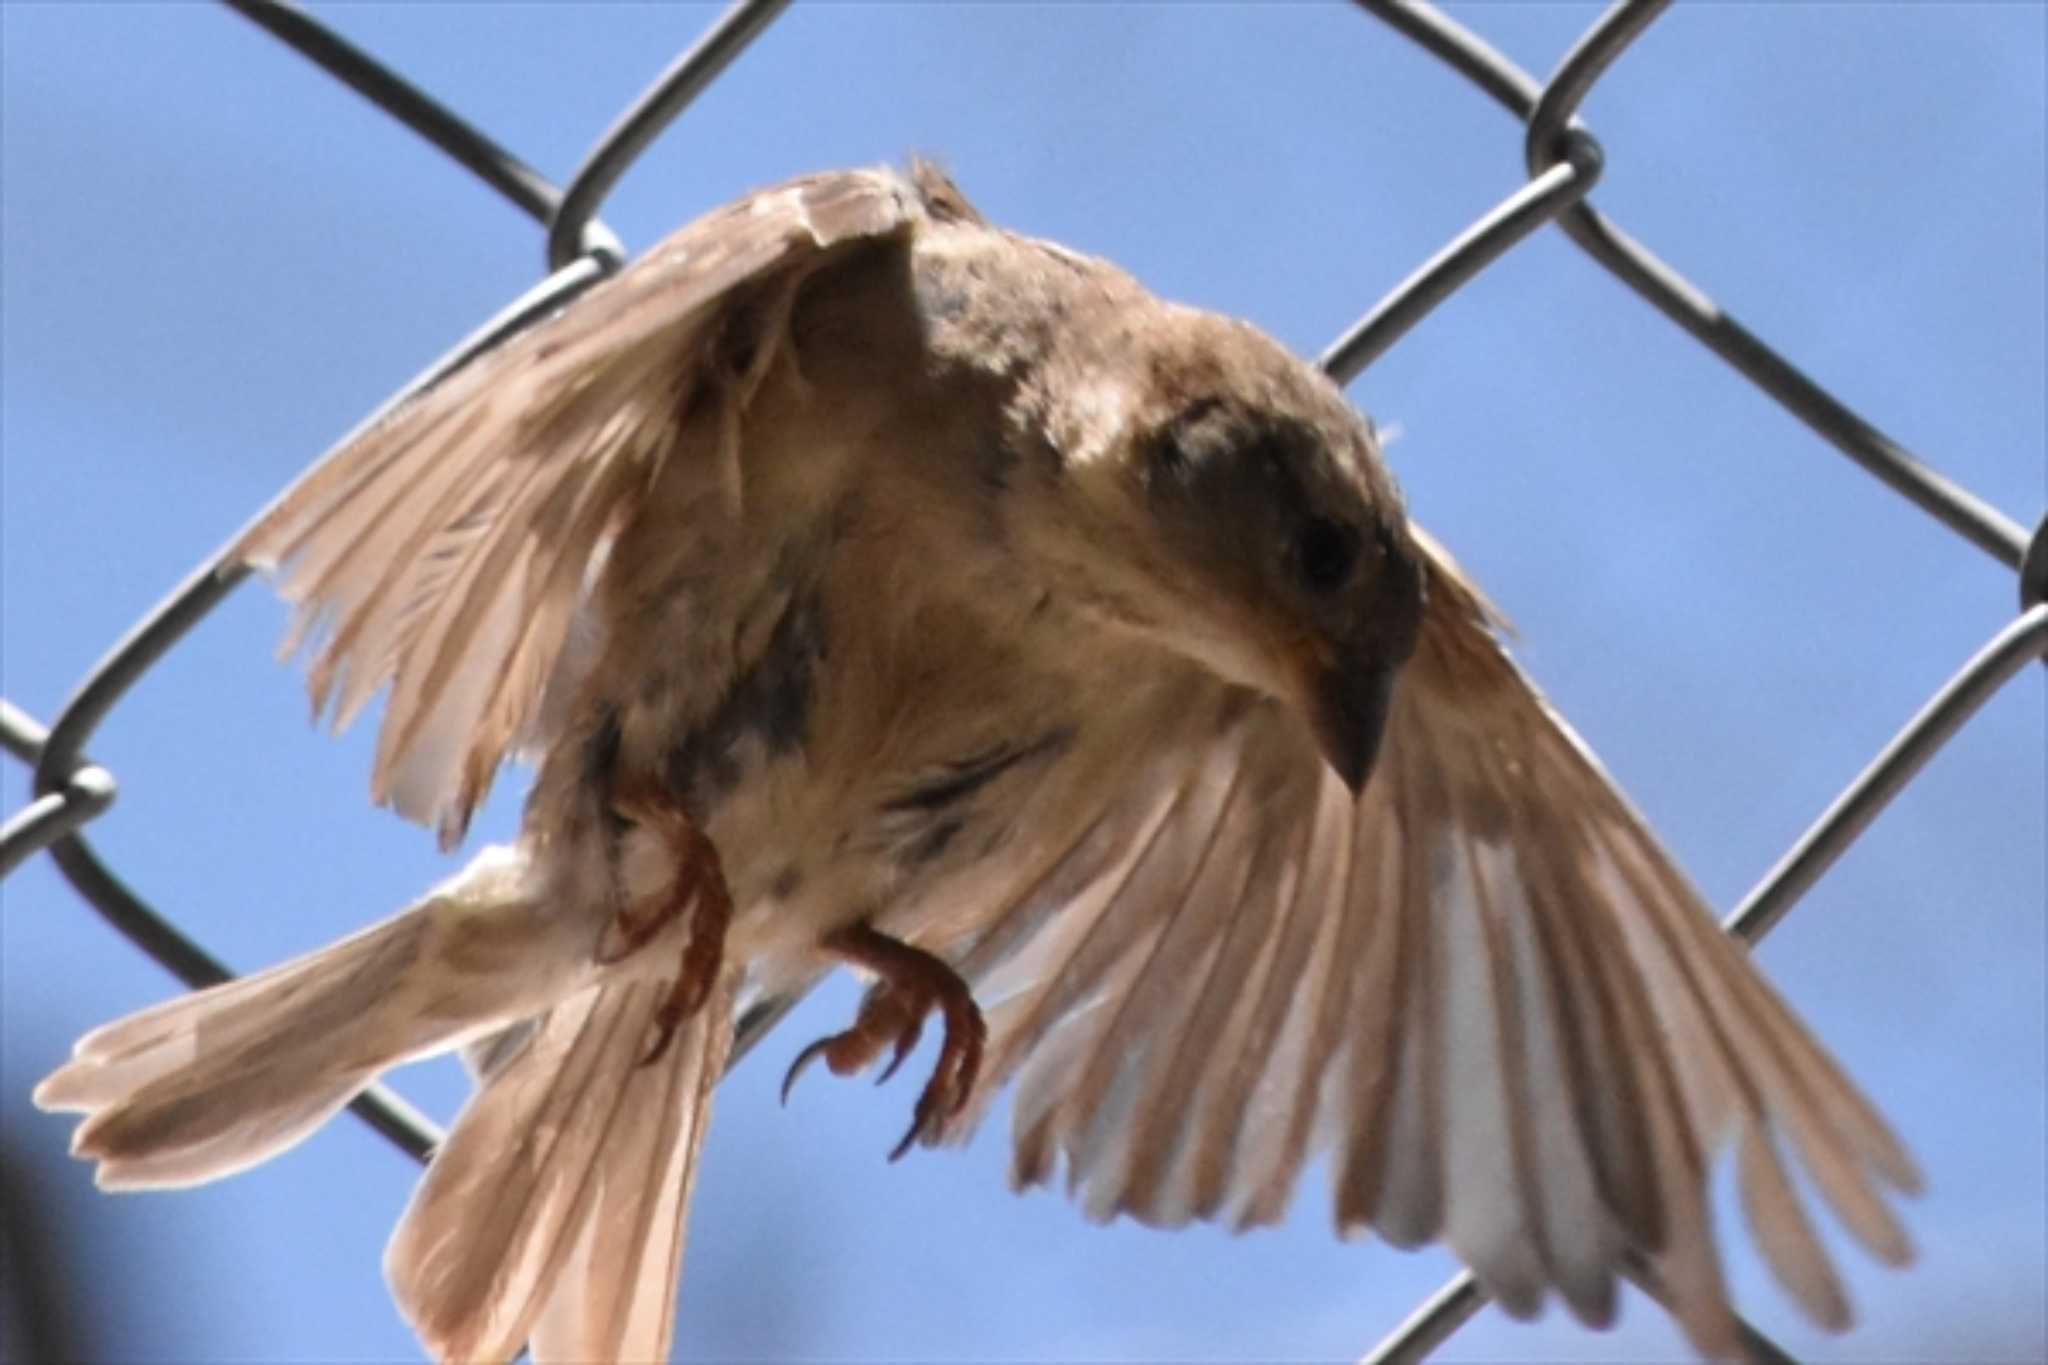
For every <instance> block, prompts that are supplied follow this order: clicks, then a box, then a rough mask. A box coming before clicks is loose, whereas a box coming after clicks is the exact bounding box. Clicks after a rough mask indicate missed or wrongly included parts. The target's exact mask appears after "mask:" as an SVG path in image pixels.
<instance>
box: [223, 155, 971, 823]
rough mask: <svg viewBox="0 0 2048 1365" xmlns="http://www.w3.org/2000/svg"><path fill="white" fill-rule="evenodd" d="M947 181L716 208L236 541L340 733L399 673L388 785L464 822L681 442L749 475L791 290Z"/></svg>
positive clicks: (905, 217) (414, 805) (380, 761)
mask: <svg viewBox="0 0 2048 1365" xmlns="http://www.w3.org/2000/svg"><path fill="white" fill-rule="evenodd" d="M948 191H950V187H948V186H944V185H943V182H942V181H941V180H939V179H938V178H937V177H936V176H934V175H933V174H931V173H929V172H926V171H923V170H922V168H920V174H919V183H918V184H916V185H913V184H912V183H911V182H910V181H908V180H906V179H904V178H903V177H900V176H898V175H896V174H894V173H892V172H889V171H852V172H843V173H839V174H832V175H821V176H814V177H810V178H807V179H801V180H796V181H792V182H790V183H788V184H786V185H782V186H780V187H778V188H775V189H771V190H764V191H761V192H759V193H756V194H754V195H751V196H749V197H748V198H745V199H742V200H740V201H738V202H737V203H734V204H732V205H730V206H728V207H726V208H722V209H719V210H717V211H716V212H714V213H712V214H710V215H708V216H707V217H704V218H701V219H699V220H697V221H696V222H694V223H692V224H690V225H689V226H687V227H685V228H683V229H682V230H681V231H679V232H677V233H676V234H675V235H673V236H672V237H670V238H668V239H667V240H666V241H664V242H662V243H661V244H660V245H659V246H657V247H656V248H655V249H654V250H652V251H651V252H649V253H648V254H647V255H646V256H644V257H642V258H641V259H640V260H639V261H637V262H635V263H634V264H633V265H632V266H630V267H629V268H627V269H626V270H625V271H623V272H621V273H620V274H619V275H618V276H617V277H616V278H614V279H611V280H608V281H606V282H605V283H603V284H600V285H598V286H597V287H595V288H593V289H592V290H590V291H589V292H588V293H587V294H585V295H584V296H583V297H581V298H580V299H578V300H577V301H576V302H575V303H574V304H573V305H572V306H571V307H570V308H568V309H567V310H566V311H565V312H563V313H561V314H560V315H558V316H556V317H555V318H553V319H551V320H549V321H547V322H545V323H543V324H541V325H539V326H537V327H534V328H532V329H530V330H528V331H526V332H524V333H522V334H520V335H519V336H517V337H515V338H513V339H512V340H510V341H508V342H507V343H505V344H504V345H503V346H501V347H499V348H497V349H496V350H493V351H491V352H489V353H488V354H486V355H484V356H482V357H481V358H479V359H478V360H476V361H475V362H473V363H472V364H470V365H469V366H467V367H466V368H464V369H462V370H460V371H458V372H457V373H456V374H454V375H453V376H451V377H449V378H448V379H446V380H445V381H443V382H442V383H441V384H440V385H438V386H437V387H435V388H434V389H432V390H430V391H429V392H427V393H426V394H424V395H422V396H421V397H419V398H417V399H415V400H413V401H412V402H410V403H408V404H406V405H405V406H404V407H402V408H400V409H399V410H398V411H396V412H395V413H393V414H392V415H391V416H390V417H388V418H387V419H385V420H384V421H382V422H380V423H379V424H378V425H376V426H375V427H374V428H372V429H371V430H369V431H367V432H365V433H363V434H362V435H361V436H359V437H358V438H356V439H355V440H353V441H351V442H349V443H348V444H347V445H345V446H343V447H341V448H340V449H338V450H336V451H334V452H333V453H331V454H330V455H328V456H327V457H326V458H325V459H324V460H323V461H322V462H321V463H320V464H318V465H316V466H315V467H314V468H313V469H312V470H311V471H309V472H308V473H307V474H306V475H305V476H304V477H303V478H301V479H300V481H299V482H298V484H297V485H296V486H294V487H293V488H292V489H291V490H290V491H289V492H288V493H287V494H286V495H285V496H284V497H283V498H282V499H281V500H280V501H279V503H278V504H277V506H276V507H275V508H274V509H273V510H272V511H270V512H269V513H268V514H267V515H266V516H264V517H263V519H262V520H261V521H260V522H258V524H257V525H256V526H255V527H254V528H253V529H251V530H250V531H249V532H248V533H247V534H246V535H245V536H244V537H243V538H242V540H241V541H239V542H238V543H237V544H236V546H235V548H234V551H233V554H234V557H235V558H237V559H240V560H242V561H245V562H247V563H249V564H252V565H255V566H257V567H259V568H264V569H272V570H281V571H282V572H281V577H280V586H281V590H282V592H283V594H284V596H285V597H286V598H287V599H289V600H290V601H291V602H293V603H294V604H295V605H296V606H297V614H296V617H295V625H294V629H293V632H292V636H291V638H290V640H289V641H288V642H287V645H286V651H287V652H290V650H291V649H293V648H295V647H296V646H297V645H298V644H300V643H302V642H305V641H308V640H311V641H312V642H313V645H314V657H313V662H312V667H311V672H310V678H309V689H310V691H311V693H312V697H313V703H314V710H315V713H316V714H319V713H321V712H324V711H326V710H327V709H328V707H329V706H330V705H331V706H332V708H333V715H334V724H335V726H336V728H339V727H341V726H344V725H346V724H347V723H348V722H349V721H350V720H351V719H353V718H354V716H355V715H356V714H357V712H359V711H360V710H361V709H362V707H363V705H364V703H365V702H367V701H368V700H369V699H370V697H371V696H372V695H373V694H374V693H375V692H376V691H377V689H378V688H379V687H381V686H382V685H383V684H384V683H386V682H387V681H388V682H390V683H391V684H392V687H391V696H390V700H389V704H388V706H387V708H386V711H385V716H384V724H383V729H382V730H381V732H380V733H379V736H378V745H377V757H376V766H375V769H374V772H373V775H372V778H371V788H372V794H373V795H374V796H375V797H376V799H377V800H378V801H379V802H387V803H389V804H391V805H393V806H395V807H396V808H397V809H398V810H399V812H400V813H402V814H404V815H406V816H408V817H409V818H412V819H415V820H420V821H423V822H432V823H434V824H435V825H436V826H437V827H438V829H439V831H440V835H441V839H442V842H443V843H444V844H451V843H453V842H454V841H455V840H456V839H459V838H460V837H461V834H462V831H463V829H464V828H465V826H466V825H467V822H468V819H469V814H470V812H471V810H472V809H473V808H474V807H475V805H476V803H477V802H478V801H480V800H481V799H482V797H483V794H484V792H485V790H486V789H487V788H488V785H489V782H490V779H491V775H492V774H493V772H495V770H496V768H497V765H498V762H499V760H500V759H501V758H502V757H503V756H504V754H505V752H506V750H507V749H508V748H509V747H511V746H512V745H513V744H515V743H518V742H519V740H520V737H521V735H522V734H523V733H524V732H525V730H526V729H527V727H528V725H529V724H530V723H531V722H532V721H533V719H534V717H535V713H536V710H537V707H538V705H539V702H540V698H541V694H542V692H543V690H544V688H545V687H546V685H547V683H548V680H549V678H550V676H551V674H552V672H553V670H554V667H555V663H556V660H557V659H558V658H559V657H560V655H561V653H562V650H563V647H564V643H565V640H566V639H567V637H568V633H569V628H570V622H571V620H572V618H573V617H574V616H575V613H576V608H577V605H578V603H579V602H581V601H582V599H583V597H584V595H585V594H586V592H587V591H588V589H589V586H590V580H591V577H592V575H593V572H594V570H595V569H596V567H597V566H600V565H601V564H602V562H603V557H604V554H605V552H606V548H607V547H608V545H609V544H610V543H611V540H612V538H613V537H614V536H616V535H617V534H618V532H619V530H620V529H621V527H622V526H623V525H624V524H625V522H626V521H627V519H628V518H630V516H631V515H632V513H633V509H634V506H635V502H636V498H637V497H638V495H639V494H640V492H641V491H642V490H644V489H645V488H646V487H647V486H648V484H649V483H650V481H651V480H652V479H653V477H654V476H655V474H656V473H657V472H658V471H659V469H660V467H661V465H662V464H663V462H664V461H667V460H670V459H672V458H691V459H707V460H709V459H723V460H726V461H728V462H729V464H730V478H731V480H732V481H733V484H732V486H733V489H734V491H735V492H737V479H738V473H739V451H738V449H737V422H736V414H737V412H738V411H739V410H742V409H744V406H745V404H746V402H747V400H748V398H749V397H750V396H751V395H752V392H753V390H754V388H755V386H757V385H758V384H759V382H760V380H761V379H762V378H763V376H764V375H765V374H766V372H767V370H768V368H769V366H771V365H772V364H773V363H774V361H775V359H776V355H777V353H778V351H779V350H780V348H781V342H782V340H783V330H784V329H783V324H784V323H786V321H787V316H788V308H789V305H790V301H791V299H792V297H793V295H794V292H795V289H796V287H797V285H798V284H799V283H801V281H802V280H803V279H804V278H805V277H806V276H807V275H809V274H810V273H811V272H812V271H814V270H816V269H818V268H819V267H820V266H822V265H824V264H825V263H827V262H828V261H830V260H833V259H835V258H837V257H838V256H840V255H841V254H843V253H845V252H847V251H851V250H857V249H859V248H860V247H861V246H863V245H865V244H871V243H873V242H875V241H877V240H878V239H883V238H888V237H891V236H894V235H897V234H901V233H904V232H906V231H907V230H908V229H909V228H910V227H911V225H913V224H914V223H916V222H917V221H918V220H920V219H921V218H922V217H923V216H924V214H925V212H926V204H927V196H928V195H930V194H933V193H940V192H948ZM952 193H955V194H957V192H952ZM939 207H940V209H941V210H944V209H945V208H946V205H945V203H944V202H943V201H940V203H939ZM704 402H724V403H727V404H730V405H732V407H731V408H730V409H729V412H730V413H732V414H733V415H734V418H735V420H729V421H727V422H726V423H725V424H724V428H725V430H726V432H727V436H728V439H727V441H726V442H725V445H726V446H727V447H728V448H727V449H724V450H703V451H699V450H679V449H677V448H676V447H677V445H678V444H679V443H678V440H677V431H678V429H679V427H680V426H681V423H680V422H679V420H678V418H679V416H680V415H681V414H683V413H685V412H687V411H690V410H691V409H692V408H693V407H695V406H696V405H698V404H700V403H704Z"/></svg>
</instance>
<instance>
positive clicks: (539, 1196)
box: [384, 981, 733, 1365]
mask: <svg viewBox="0 0 2048 1365" xmlns="http://www.w3.org/2000/svg"><path fill="white" fill-rule="evenodd" d="M662 992H663V987H662V986H661V985H660V983H657V982H653V981H639V982H633V981H615V982H612V983H610V984H607V985H604V986H601V987H598V988H595V989H592V990H588V991H586V992H584V993H583V994H581V995H578V996H575V997H573V998H571V999H569V1000H565V1001H564V1002H563V1003H562V1004H560V1005H559V1006H557V1007H556V1008H555V1009H554V1010H553V1011H552V1012H551V1013H549V1015H548V1016H547V1017H546V1019H545V1020H543V1021H542V1022H540V1024H539V1025H538V1026H537V1027H536V1028H534V1029H533V1030H532V1032H531V1033H530V1035H529V1036H527V1037H526V1038H524V1039H523V1041H520V1042H519V1043H518V1044H517V1046H516V1050H515V1049H509V1048H493V1049H490V1050H489V1060H488V1062H487V1064H486V1070H485V1075H484V1076H483V1077H482V1078H481V1086H482V1088H481V1089H480V1090H479V1091H478V1093H477V1094H476V1095H475V1096H474V1097H473V1098H472V1099H471V1100H470V1102H469V1104H468V1105H467V1106H466V1107H465V1108H464V1110H463V1111H462V1114H461V1116H460V1117H459V1118H458V1119H457V1120H456V1124H455V1127H454V1130H453V1132H451V1133H450V1135H449V1138H448V1141H447V1143H446V1144H444V1145H443V1147H442V1148H441V1150H440V1152H439V1153H437V1154H436V1156H435V1158H434V1162H433V1164H432V1165H431V1166H430V1167H429V1168H428V1171H427V1174H426V1177H425V1178H424V1179H423V1180H422V1181H421V1182H420V1185H419V1187H418V1188H417V1189H416V1190H415V1191H414V1193H413V1198H412V1202H411V1204H410V1205H408V1207H407V1209H406V1212H405V1216H404V1218H402V1219H401V1220H400V1222H399V1225H398V1228H397V1230H396V1231H395V1232H394V1233H393V1234H392V1239H391V1244H390V1246H389V1247H388V1248H387V1249H386V1251H385V1256H384V1269H385V1274H386V1276H387V1277H388V1278H389V1280H390V1281H391V1287H392V1293H393V1295H394V1296H395V1297H396V1298H397V1300H398V1303H399V1307H400V1309H401V1311H402V1312H404V1314H405V1315H406V1317H407V1319H408V1320H410V1321H411V1323H412V1325H413V1328H414V1330H415V1331H416V1332H417V1333H418V1334H419V1336H420V1339H421V1341H422V1342H424V1343H425V1344H426V1346H427V1348H428V1350H429V1351H431V1352H432V1353H433V1354H434V1355H436V1356H438V1357H439V1358H442V1359H446V1360H464V1361H490V1360H510V1359H511V1358H512V1357H513V1356H514V1355H516V1354H517V1353H518V1351H519V1348H520V1346H521V1345H522V1343H525V1342H527V1340H528V1338H529V1337H530V1338H531V1344H532V1348H533V1354H534V1359H535V1360H536V1361H538V1362H541V1363H542V1365H546V1363H547V1362H550V1361H556V1360H626V1359H632V1360H644V1359H664V1358H666V1355H667V1351H668V1341H669V1333H670V1330H671V1326H672V1323H673V1321H674V1315H673V1311H672V1310H673V1305H674V1296H675V1289H676V1281H677V1274H678V1267H679V1261H680V1258H681V1254H682V1245H683V1219H684V1215H685V1213H686V1212H687V1208H688V1203H689V1191H690V1186H691V1183H692V1180H693V1177H694V1173H695V1166H696V1158H697V1152H698V1149H699V1147H700V1145H701V1142H702V1138H703V1130H704V1123H705V1120H706V1119H707V1118H708V1116H709V1112H710V1101H711V1089H712V1087H713V1086H714V1085H715V1084H716V1083H717V1080H718V1077H719V1075H720V1073H721V1072H722V1071H723V1069H724V1061H725V1056H726V1050H727V1049H728V1047H729V1046H730V1044H731V1037H732V1013H733V984H732V982H730V981H728V982H727V983H726V984H725V985H724V986H722V987H721V989H720V990H719V991H718V992H716V993H715V995H714V998H713V1000H712V1001H711V1002H710V1003H709V1004H708V1005H707V1006H706V1008H704V1009H703V1010H701V1011H699V1012H698V1014H697V1015H696V1016H695V1017H693V1018H692V1019H690V1020H689V1021H687V1022H686V1023H685V1024H684V1026H683V1027H682V1028H681V1030H679V1031H678V1033H677V1034H676V1036H675V1037H674V1038H673V1039H672V1040H671V1041H670V1045H669V1048H668V1050H667V1052H666V1053H665V1054H664V1055H663V1057H662V1059H661V1061H660V1062H659V1064H658V1070H657V1071H656V1073H655V1074H651V1075H636V1074H635V1073H636V1072H637V1071H639V1069H640V1060H641V1057H642V1055H643V1054H644V1052H645V1049H646V1047H647V1043H648V1039H649V1036H650V1031H651V1030H650V1024H651V1020H652V1018H653V1014H654V1010H655V1008H656V1006H657V1005H658V1003H659V1002H660V1000H661V997H662Z"/></svg>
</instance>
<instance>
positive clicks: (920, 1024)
mask: <svg viewBox="0 0 2048 1365" xmlns="http://www.w3.org/2000/svg"><path fill="white" fill-rule="evenodd" d="M922 1037H924V1018H923V1016H922V1015H912V1016H911V1019H910V1022H909V1023H908V1024H905V1025H904V1026H903V1032H901V1033H899V1034H897V1035H896V1052H895V1055H893V1056H891V1057H890V1058H889V1064H888V1065H887V1066H885V1067H883V1068H882V1074H881V1075H879V1076H877V1077H875V1084H876V1085H881V1084H883V1083H884V1082H885V1081H887V1080H888V1079H889V1078H890V1077H891V1076H893V1075H895V1074H896V1070H897V1068H898V1067H900V1066H902V1065H903V1063H904V1060H905V1059H906V1058H908V1057H909V1056H910V1054H911V1053H913V1052H915V1051H917V1043H918V1040H919V1039H920V1038H922Z"/></svg>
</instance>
